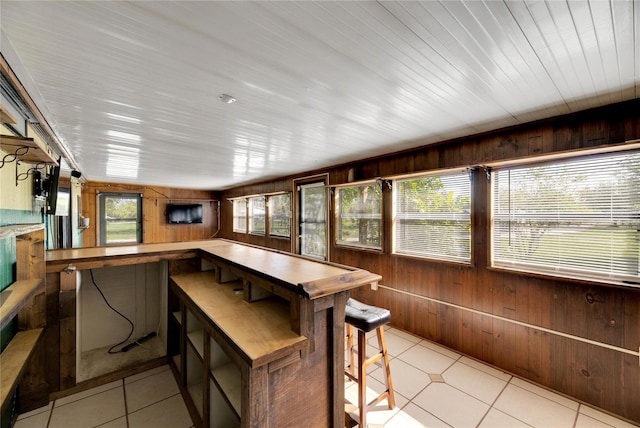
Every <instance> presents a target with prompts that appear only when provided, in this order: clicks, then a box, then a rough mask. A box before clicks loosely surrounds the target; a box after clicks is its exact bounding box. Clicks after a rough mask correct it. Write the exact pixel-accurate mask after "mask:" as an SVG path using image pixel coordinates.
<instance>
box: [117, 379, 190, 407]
mask: <svg viewBox="0 0 640 428" xmlns="http://www.w3.org/2000/svg"><path fill="white" fill-rule="evenodd" d="M125 390H126V392H127V409H128V411H129V413H133V412H135V411H137V410H139V409H141V408H143V407H146V406H149V405H151V404H154V403H157V402H158V401H161V400H164V399H165V398H169V397H171V396H172V395H175V394H178V393H179V392H180V389H179V388H178V384H177V383H176V381H175V378H174V376H173V373H172V372H171V370H164V371H161V372H159V373H155V374H153V375H151V376H147V377H144V378H142V379H140V380H137V381H135V382H131V383H127V384H126V385H125Z"/></svg>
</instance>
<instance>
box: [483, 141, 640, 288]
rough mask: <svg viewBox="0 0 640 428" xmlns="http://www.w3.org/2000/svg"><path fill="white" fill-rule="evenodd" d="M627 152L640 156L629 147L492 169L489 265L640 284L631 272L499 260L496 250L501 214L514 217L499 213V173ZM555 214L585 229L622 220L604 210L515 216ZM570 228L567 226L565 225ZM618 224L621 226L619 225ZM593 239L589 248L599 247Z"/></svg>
mask: <svg viewBox="0 0 640 428" xmlns="http://www.w3.org/2000/svg"><path fill="white" fill-rule="evenodd" d="M626 155H636V156H638V155H640V150H638V149H637V148H635V149H629V150H612V151H608V152H602V151H598V152H591V151H586V152H585V153H581V154H578V155H574V156H571V157H569V156H563V157H560V158H553V157H551V158H550V157H545V156H542V157H540V158H536V159H531V160H530V161H529V162H526V163H514V164H500V165H499V166H496V167H495V168H494V169H493V170H492V172H491V182H490V186H489V187H490V188H489V206H488V210H489V219H488V220H489V242H488V245H489V258H488V265H489V268H490V269H496V270H506V271H510V272H518V273H524V274H531V275H542V276H551V277H555V278H562V279H566V280H577V281H589V282H597V283H605V284H625V283H637V282H638V281H639V278H640V275H636V276H633V275H628V274H627V275H624V274H604V273H602V272H598V271H595V270H588V268H589V267H590V265H588V264H585V265H581V266H578V267H575V266H573V267H572V266H571V264H570V263H566V262H565V264H563V265H560V266H556V267H555V268H552V267H549V266H545V265H543V264H541V263H532V262H531V261H532V258H527V260H526V261H511V262H509V261H507V260H506V258H503V259H501V260H496V251H497V249H496V239H499V238H497V236H498V235H499V234H498V232H497V231H496V218H497V217H499V218H502V219H504V218H507V217H508V216H511V214H510V213H509V212H508V213H507V214H501V215H498V214H496V190H495V187H496V186H497V185H498V184H497V182H496V174H499V173H502V172H506V171H514V170H515V171H517V170H523V169H527V170H533V169H536V168H541V167H542V168H549V167H551V168H553V167H557V168H563V167H564V168H566V167H567V166H568V165H570V164H577V163H581V162H588V161H595V160H597V159H601V158H608V157H610V158H618V157H620V156H626ZM638 164H639V165H640V161H639V162H638ZM607 169H610V168H602V170H607ZM600 170H601V169H591V170H588V171H587V172H584V173H583V174H593V173H594V172H598V171H600ZM557 175H558V172H557V171H552V172H550V173H549V176H552V177H553V178H554V179H557ZM617 175H618V174H616V176H617ZM574 179H575V180H576V182H578V180H577V178H574ZM632 187H633V186H632ZM603 193H604V192H603ZM571 194H572V195H575V194H576V192H572V193H571ZM585 194H586V193H585ZM587 199H588V198H587ZM510 203H511V202H510ZM580 203H583V204H588V203H589V202H588V200H580ZM509 210H511V206H510V207H509ZM634 214H635V217H633V214H632V215H631V217H630V218H629V219H628V221H633V219H634V218H635V219H636V221H637V224H638V227H637V229H640V211H638V212H635V213H634ZM551 217H554V219H555V220H556V221H557V222H561V221H564V222H567V221H570V222H572V223H571V224H570V225H569V226H570V227H574V226H580V227H581V228H584V227H589V222H593V223H598V221H601V220H602V219H603V218H606V217H612V218H614V219H616V220H617V221H618V222H620V218H621V217H616V216H611V215H609V214H607V213H604V214H603V213H602V212H600V213H597V212H594V213H592V214H590V215H589V214H587V213H583V212H579V211H575V212H565V213H563V212H561V211H560V212H558V213H555V214H550V213H548V212H547V213H544V214H536V215H534V216H531V215H530V216H527V217H523V216H522V215H518V214H515V217H513V218H516V219H518V218H519V219H524V220H527V219H534V220H535V219H542V220H544V219H547V220H549V219H550V218H551ZM580 220H583V221H580ZM502 221H504V220H502ZM612 221H613V220H612ZM566 227H567V226H564V228H566ZM592 227H594V229H598V228H597V227H595V226H592ZM617 227H619V225H618V226H617ZM634 228H635V227H633V226H632V229H634ZM576 233H579V232H576ZM583 233H584V232H583ZM592 239H593V238H592ZM629 239H630V240H631V241H633V239H634V238H633V237H631V238H629ZM590 242H591V244H590V245H589V247H594V246H596V242H595V241H590ZM579 251H580V252H581V254H582V251H585V246H582V247H580V249H579ZM609 258H611V254H609ZM533 260H535V259H533ZM636 264H637V265H638V271H640V254H638V256H637V259H636Z"/></svg>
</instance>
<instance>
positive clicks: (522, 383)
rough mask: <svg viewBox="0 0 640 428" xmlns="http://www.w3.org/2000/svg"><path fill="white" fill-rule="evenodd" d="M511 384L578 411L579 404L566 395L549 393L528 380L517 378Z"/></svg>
mask: <svg viewBox="0 0 640 428" xmlns="http://www.w3.org/2000/svg"><path fill="white" fill-rule="evenodd" d="M510 383H511V385H515V386H518V387H520V388H522V389H526V390H527V391H529V392H533V393H534V394H536V395H539V396H541V397H544V398H546V399H547V400H551V401H555V402H556V403H558V404H561V405H563V406H565V407H568V408H570V409H572V410H576V411H577V410H578V407H579V403H578V402H577V401H574V400H571V399H570V398H567V397H565V396H564V395H560V394H557V393H555V392H553V391H549V390H548V389H545V388H542V387H539V386H538V385H536V384H534V383H531V382H527V381H526V380H522V379H520V378H517V377H514V378H513V379H511V382H510Z"/></svg>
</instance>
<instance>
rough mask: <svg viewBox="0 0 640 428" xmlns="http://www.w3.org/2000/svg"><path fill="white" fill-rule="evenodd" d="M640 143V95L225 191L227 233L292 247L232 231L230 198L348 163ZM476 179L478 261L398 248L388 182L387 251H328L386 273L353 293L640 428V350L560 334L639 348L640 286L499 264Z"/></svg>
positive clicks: (492, 156)
mask: <svg viewBox="0 0 640 428" xmlns="http://www.w3.org/2000/svg"><path fill="white" fill-rule="evenodd" d="M638 138H640V100H634V101H630V102H625V103H620V104H615V105H610V106H607V107H604V108H598V109H593V110H589V111H584V112H580V113H576V114H572V115H568V116H562V117H557V118H553V119H550V120H545V121H540V122H536V123H529V124H524V125H522V126H518V127H513V128H509V129H503V130H497V131H495V132H491V133H485V134H482V135H476V136H471V137H468V138H461V139H457V140H453V141H447V142H442V143H439V144H436V145H430V146H424V147H422V148H419V149H415V150H411V151H404V152H401V153H395V154H390V155H388V156H384V157H379V158H372V159H366V160H362V161H359V162H355V163H351V164H346V165H340V166H337V167H334V168H330V169H327V170H323V171H311V172H309V173H308V174H300V175H299V176H296V177H284V178H281V179H278V180H273V181H268V182H264V183H261V184H253V185H251V186H245V187H238V188H234V189H231V190H228V191H225V192H223V194H222V199H223V200H225V202H223V209H222V219H223V222H222V228H221V232H220V236H221V237H226V238H231V239H235V240H238V241H243V242H251V243H254V244H258V245H264V246H266V247H271V248H278V249H281V250H290V249H291V248H292V246H291V240H282V239H275V238H269V237H259V236H252V235H246V234H235V233H233V232H231V226H232V223H231V221H232V208H231V204H230V203H228V202H226V198H229V197H234V196H241V195H248V194H257V193H268V192H274V191H283V190H285V191H293V190H294V189H293V180H294V179H295V178H299V177H303V176H306V175H312V174H316V173H320V172H328V173H329V176H330V182H331V184H332V185H333V184H341V183H345V182H347V177H348V175H349V170H350V169H353V174H354V176H355V180H365V179H371V178H375V177H385V176H392V175H397V174H403V173H411V172H419V171H428V170H433V169H440V168H453V167H459V166H475V165H483V164H485V163H489V162H496V161H509V160H515V159H522V158H526V157H531V156H534V157H535V156H538V155H549V154H556V153H563V152H569V151H578V153H579V151H580V150H581V149H586V148H595V147H606V146H607V145H610V144H619V143H622V142H624V141H628V140H633V139H638ZM473 174H474V176H473V183H474V184H473V191H474V194H473V195H474V196H473V199H472V200H473V206H472V234H473V235H472V239H473V248H472V254H473V257H472V260H473V263H472V265H471V266H466V265H458V264H454V263H445V262H437V261H429V260H424V259H416V258H410V257H400V256H394V255H392V254H391V245H390V244H391V239H390V230H391V229H390V228H391V224H390V223H391V221H390V220H391V213H390V211H389V208H388V207H390V202H391V192H390V191H389V190H388V189H385V191H384V198H385V199H384V202H385V204H386V205H385V206H386V210H387V212H386V213H385V225H384V229H383V230H384V233H385V240H384V241H385V245H384V250H383V251H382V252H372V251H363V250H355V249H349V248H345V247H337V246H335V245H334V244H332V245H331V246H330V260H331V261H334V262H337V263H344V264H346V265H352V266H358V267H361V268H363V269H367V270H369V271H371V272H375V273H379V274H381V275H382V277H383V281H382V285H383V287H381V288H380V289H379V290H378V291H372V290H368V289H360V290H357V291H355V292H354V293H353V295H354V297H356V298H358V299H361V300H363V301H366V302H368V303H371V304H374V305H378V306H382V307H386V308H389V309H391V312H392V324H393V325H395V326H397V327H399V328H401V329H405V330H408V331H410V332H412V333H415V334H417V335H419V336H422V337H425V338H427V339H430V340H433V341H436V342H439V343H441V344H444V345H446V346H448V347H450V348H452V349H454V350H457V351H459V352H462V353H464V354H467V355H469V356H471V357H475V358H478V359H481V360H483V361H486V362H488V363H490V364H493V365H495V366H497V367H499V368H501V369H504V370H506V371H508V372H511V373H513V374H515V375H518V376H521V377H523V378H526V379H529V380H531V381H534V382H537V383H539V384H540V385H543V386H545V387H548V388H551V389H553V390H556V391H558V392H561V393H564V394H567V395H569V396H572V397H574V398H577V399H579V400H582V401H584V402H586V403H589V404H591V405H594V406H597V407H600V408H602V409H604V410H606V411H609V412H612V413H614V414H616V415H619V416H622V417H624V418H627V419H629V420H631V421H634V422H635V423H640V406H639V405H638V397H640V362H639V361H638V357H635V356H632V355H628V354H623V353H621V352H619V351H615V350H610V349H606V348H602V347H599V346H595V345H592V344H588V343H584V342H580V341H576V340H574V339H570V338H565V337H562V336H560V335H557V334H554V333H553V332H562V333H566V334H570V335H575V336H579V337H582V338H586V339H591V340H594V341H598V342H602V343H606V344H610V345H614V346H617V347H621V348H626V349H629V350H632V351H636V352H637V351H638V349H639V347H640V290H639V289H632V288H629V287H620V286H604V285H599V284H597V283H589V282H580V281H572V280H562V279H557V278H552V277H544V276H534V275H527V274H518V273H510V272H505V271H500V270H497V269H491V268H490V267H489V264H490V260H489V242H490V241H489V211H490V210H489V208H490V207H489V183H488V181H487V178H486V174H485V173H484V171H483V170H482V169H477V170H475V171H474V173H473ZM332 228H333V227H331V229H332ZM331 236H333V234H331ZM408 293H410V294H408ZM441 302H445V303H441ZM453 305H456V306H453ZM512 321H516V322H512ZM523 324H524V325H523ZM532 326H538V327H541V328H542V329H539V328H535V327H532ZM545 329H546V330H545Z"/></svg>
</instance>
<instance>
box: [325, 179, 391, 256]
mask: <svg viewBox="0 0 640 428" xmlns="http://www.w3.org/2000/svg"><path fill="white" fill-rule="evenodd" d="M336 206H337V221H336V235H337V236H336V243H338V244H341V245H351V246H359V247H366V248H374V249H381V248H382V186H381V185H380V184H375V183H374V184H368V185H358V186H349V187H339V188H337V189H336Z"/></svg>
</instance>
